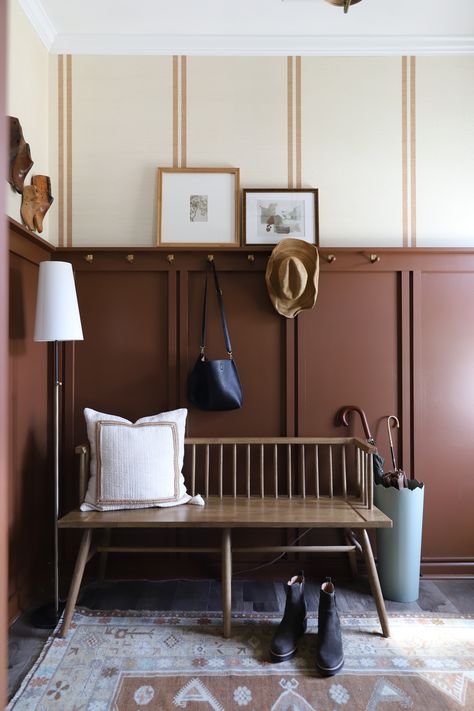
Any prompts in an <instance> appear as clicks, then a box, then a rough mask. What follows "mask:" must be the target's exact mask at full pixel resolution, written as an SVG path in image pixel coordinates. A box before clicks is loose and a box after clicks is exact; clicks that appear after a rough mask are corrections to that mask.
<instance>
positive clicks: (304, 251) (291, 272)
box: [265, 239, 319, 318]
mask: <svg viewBox="0 0 474 711" xmlns="http://www.w3.org/2000/svg"><path fill="white" fill-rule="evenodd" d="M265 280H266V282H267V289H268V294H269V296H270V299H271V302H272V304H273V306H274V307H275V309H276V310H277V311H278V313H279V314H281V315H282V316H286V318H294V317H295V316H296V315H297V314H299V312H300V311H302V310H303V309H312V308H313V306H314V304H315V303H316V297H317V296H318V280H319V254H318V250H317V248H316V247H315V246H314V245H313V244H309V243H308V242H304V241H303V240H301V239H283V240H281V242H279V243H278V244H277V245H276V247H275V248H274V250H273V252H272V253H271V255H270V259H269V260H268V264H267V270H266V272H265Z"/></svg>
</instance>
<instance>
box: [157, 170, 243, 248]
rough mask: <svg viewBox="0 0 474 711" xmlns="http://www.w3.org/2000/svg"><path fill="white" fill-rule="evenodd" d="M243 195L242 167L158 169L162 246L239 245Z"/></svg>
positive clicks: (160, 243)
mask: <svg viewBox="0 0 474 711" xmlns="http://www.w3.org/2000/svg"><path fill="white" fill-rule="evenodd" d="M239 195H240V171H239V168H158V209H157V218H158V219H157V244H158V246H160V245H173V247H188V248H189V247H198V246H203V247H213V248H216V247H229V246H235V247H237V246H239V243H240V211H239Z"/></svg>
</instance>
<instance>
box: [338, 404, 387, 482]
mask: <svg viewBox="0 0 474 711" xmlns="http://www.w3.org/2000/svg"><path fill="white" fill-rule="evenodd" d="M350 412H358V413H359V415H360V419H361V420H362V427H363V428H364V433H365V438H366V440H367V444H371V445H373V446H374V447H375V440H374V438H373V437H372V435H371V433H370V427H369V423H368V422H367V417H366V416H365V412H364V411H363V410H362V409H361V408H360V407H357V405H346V407H343V408H342V410H341V419H342V423H343V424H344V425H345V426H346V427H349V421H348V419H347V415H348V414H349V413H350ZM384 461H385V460H384V458H383V457H381V456H380V454H379V453H378V452H377V453H376V454H374V482H375V483H376V484H381V483H382V481H383V476H384V473H383V465H384Z"/></svg>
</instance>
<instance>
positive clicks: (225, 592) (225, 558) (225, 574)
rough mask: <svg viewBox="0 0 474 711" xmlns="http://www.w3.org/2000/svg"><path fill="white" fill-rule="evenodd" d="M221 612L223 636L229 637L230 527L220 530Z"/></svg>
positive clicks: (230, 595)
mask: <svg viewBox="0 0 474 711" xmlns="http://www.w3.org/2000/svg"><path fill="white" fill-rule="evenodd" d="M222 613H223V618H224V637H226V638H228V637H230V627H231V613H232V549H231V537H230V528H224V529H223V530H222Z"/></svg>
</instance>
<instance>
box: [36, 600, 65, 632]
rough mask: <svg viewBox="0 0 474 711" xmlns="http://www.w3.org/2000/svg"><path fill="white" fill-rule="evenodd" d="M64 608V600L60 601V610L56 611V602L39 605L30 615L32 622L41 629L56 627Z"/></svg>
mask: <svg viewBox="0 0 474 711" xmlns="http://www.w3.org/2000/svg"><path fill="white" fill-rule="evenodd" d="M63 610H64V602H61V601H60V602H59V610H58V613H56V607H55V604H54V602H46V603H45V604H44V605H41V607H37V608H36V610H33V612H32V613H31V615H30V622H31V624H32V625H33V627H37V628H38V629H40V630H49V629H54V627H56V625H57V624H58V622H59V619H60V617H61V615H62V614H63Z"/></svg>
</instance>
